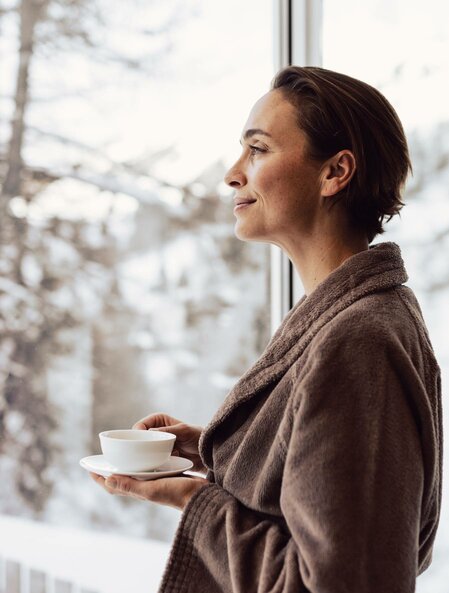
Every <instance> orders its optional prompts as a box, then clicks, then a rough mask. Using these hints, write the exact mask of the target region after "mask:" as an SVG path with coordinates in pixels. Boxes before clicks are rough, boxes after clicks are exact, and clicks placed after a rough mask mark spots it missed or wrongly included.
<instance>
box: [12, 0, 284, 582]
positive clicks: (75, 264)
mask: <svg viewBox="0 0 449 593" xmlns="http://www.w3.org/2000/svg"><path fill="white" fill-rule="evenodd" d="M236 15H238V18H236ZM255 15H256V18H255ZM272 28H273V25H272V6H271V0H251V1H249V2H246V3H243V4H242V3H240V2H238V0H227V2H226V3H224V2H223V3H218V2H205V1H199V0H198V1H197V0H169V1H168V0H150V1H148V0H146V1H142V0H130V1H127V2H110V1H109V0H88V1H87V0H22V1H21V2H17V1H14V0H10V1H9V0H0V32H1V45H0V53H1V74H0V76H1V78H0V89H1V90H0V93H1V95H0V126H1V128H0V178H1V180H2V192H1V203H0V209H1V211H0V328H1V329H0V332H1V333H0V438H1V440H0V473H1V488H0V513H1V514H3V516H7V517H11V516H16V517H21V518H26V519H29V520H38V521H39V522H41V523H43V524H45V525H57V526H60V527H61V526H65V527H67V528H73V527H75V528H77V529H86V530H98V531H100V532H101V533H103V534H104V533H105V532H110V533H111V534H122V535H126V536H130V537H144V538H146V539H148V540H158V541H164V542H167V543H168V542H170V541H171V539H172V538H173V535H174V531H175V529H176V526H177V523H178V521H179V517H180V513H179V512H178V511H176V510H175V509H171V508H168V507H162V506H160V505H143V504H141V503H139V502H137V501H133V500H126V499H124V498H120V497H109V496H107V495H105V493H104V492H103V491H101V490H100V489H99V488H98V487H96V486H95V484H94V483H93V482H92V480H91V479H90V478H89V476H88V474H87V473H86V472H85V471H84V470H82V469H81V468H80V466H79V463H78V462H79V459H80V458H82V457H84V456H86V455H90V454H95V453H99V452H100V451H99V442H98V432H99V431H101V430H105V429H109V428H122V427H130V426H131V425H132V424H133V423H134V422H135V421H136V420H138V419H139V418H141V417H142V416H144V415H147V414H149V413H151V412H157V411H163V412H166V413H168V414H170V415H173V416H175V417H178V418H180V419H182V420H185V421H186V422H190V423H194V424H200V425H205V424H206V423H207V422H208V421H209V419H210V418H211V416H212V415H213V413H214V412H215V410H216V409H217V407H218V406H219V405H220V403H221V402H222V401H223V399H224V397H225V395H226V393H227V392H228V390H229V389H230V388H231V386H232V385H233V384H234V383H235V381H236V380H237V379H238V377H239V376H240V375H241V374H243V372H244V371H245V370H246V369H247V368H248V366H250V364H251V363H252V362H253V361H254V360H255V359H256V358H257V357H258V355H259V354H260V353H261V351H262V350H263V348H264V346H265V344H266V343H267V341H268V339H269V334H270V315H269V310H270V303H269V292H268V286H269V266H268V262H269V248H268V246H265V245H256V244H245V243H243V242H240V241H238V240H236V239H235V237H234V234H233V228H234V220H235V218H234V216H233V213H232V209H233V204H232V199H231V194H230V192H229V191H228V189H229V188H227V187H226V186H225V185H224V183H223V181H222V179H223V175H224V172H225V170H226V168H227V167H228V166H229V165H230V164H231V162H232V160H233V159H234V158H235V157H236V156H237V154H238V152H239V150H240V146H239V138H240V134H241V130H242V127H243V125H244V123H245V120H246V117H247V113H248V111H249V109H250V107H251V105H252V104H253V103H254V102H255V100H256V99H257V98H258V97H259V96H260V95H262V94H263V93H264V92H265V91H266V90H267V88H268V85H269V81H270V79H271V77H272V74H273V46H272ZM7 525H10V523H7V522H3V523H1V522H0V534H1V535H0V538H2V539H3V541H4V542H5V541H7V540H8V538H9V537H10V536H9V534H8V533H7ZM12 529H13V531H14V532H15V528H14V527H13V528H12ZM124 541H126V542H128V540H124ZM126 545H127V544H126ZM0 556H1V553H0ZM56 563H57V559H55V564H56ZM81 570H82V568H81ZM5 571H6V572H8V575H7V579H8V583H9V584H8V587H9V589H10V590H8V593H13V590H12V589H13V587H14V585H13V580H14V574H13V573H14V570H13V568H11V567H10V566H9V565H8V566H7V567H6V569H5ZM0 573H1V566H0ZM9 573H11V574H9ZM3 580H5V578H4V579H3ZM16 581H18V578H17V579H16ZM81 581H82V580H81ZM1 582H2V577H1V576H0V590H1V589H2V585H1ZM17 586H19V585H17ZM20 590H21V591H22V589H20Z"/></svg>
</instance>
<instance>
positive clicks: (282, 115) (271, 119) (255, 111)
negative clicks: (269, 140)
mask: <svg viewBox="0 0 449 593" xmlns="http://www.w3.org/2000/svg"><path fill="white" fill-rule="evenodd" d="M296 119H297V115H296V110H295V108H294V107H293V105H292V104H291V103H290V102H289V101H287V100H286V99H285V98H284V96H283V94H282V93H281V92H280V91H279V90H273V91H270V92H268V93H266V94H265V95H263V96H262V97H261V98H260V99H259V100H258V101H257V102H256V103H255V104H254V106H253V108H252V109H251V111H250V114H249V116H248V119H247V121H246V123H245V126H244V128H243V134H242V136H243V135H244V133H245V131H246V130H250V129H261V130H264V131H265V132H268V133H269V134H270V135H271V136H272V137H273V138H274V139H280V138H283V137H285V136H286V135H288V136H292V135H295V134H298V133H300V130H299V128H298V125H297V123H296Z"/></svg>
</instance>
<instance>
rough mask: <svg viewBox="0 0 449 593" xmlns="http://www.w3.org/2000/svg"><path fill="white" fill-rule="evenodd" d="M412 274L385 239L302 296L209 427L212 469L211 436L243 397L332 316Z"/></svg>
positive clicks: (204, 441) (261, 386)
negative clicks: (408, 272)
mask: <svg viewBox="0 0 449 593" xmlns="http://www.w3.org/2000/svg"><path fill="white" fill-rule="evenodd" d="M407 279H408V276H407V273H406V271H405V268H404V262H403V260H402V257H401V252H400V248H399V246H398V245H396V244H395V243H391V242H387V243H380V244H377V245H373V246H370V248H369V249H368V250H366V251H362V252H360V253H357V254H356V255H354V256H352V257H350V258H349V259H347V260H346V261H345V262H344V263H343V264H342V265H341V266H340V267H339V268H337V269H336V270H334V271H333V272H332V273H331V274H330V275H329V276H328V277H327V278H325V280H323V282H321V283H320V284H319V285H318V286H317V287H316V289H315V290H314V291H313V292H312V293H311V294H310V295H309V296H308V297H306V296H303V297H301V299H300V300H299V301H298V302H297V303H296V305H295V306H294V307H293V308H292V309H291V310H290V311H289V313H288V314H287V315H286V317H285V318H284V320H283V321H282V323H281V325H280V326H279V328H278V329H277V331H276V332H275V334H274V335H273V337H272V338H271V340H270V342H269V343H268V345H267V347H266V348H265V351H264V352H263V353H262V355H261V357H260V358H259V359H258V360H257V361H256V362H255V364H254V365H253V366H252V367H251V368H250V369H248V371H247V372H246V373H245V374H244V375H243V376H242V377H241V379H240V380H239V381H238V382H237V383H236V385H235V386H234V387H233V389H232V390H231V391H230V393H229V394H228V396H227V397H226V399H225V401H224V403H223V405H222V406H221V407H220V408H219V410H218V411H217V412H216V414H215V415H214V417H213V418H212V420H211V421H210V423H209V424H208V425H207V426H206V428H205V429H204V431H203V433H202V435H201V438H200V442H199V450H200V454H201V456H202V458H203V461H204V462H205V464H206V466H207V467H209V468H210V469H213V468H212V465H213V463H212V439H213V434H214V432H215V431H216V430H217V428H218V427H219V426H220V425H221V424H222V423H223V422H225V420H226V419H227V418H228V417H229V416H230V415H231V414H232V413H233V412H234V410H235V409H236V408H237V407H239V406H240V405H241V404H242V403H244V402H248V401H249V400H250V399H252V398H254V397H256V396H257V395H258V394H260V393H261V391H263V390H265V389H267V388H268V387H269V386H270V385H273V386H274V385H275V384H276V382H277V381H278V380H279V379H280V378H281V377H282V376H283V375H284V374H285V373H286V372H287V370H288V369H289V368H290V367H291V366H292V365H293V364H294V362H295V361H297V360H298V359H299V358H300V356H301V355H302V353H303V352H304V350H305V348H306V347H307V346H308V345H309V343H310V342H311V340H312V338H313V337H314V336H315V335H316V334H317V332H318V331H319V330H320V329H321V328H322V327H323V326H324V325H325V324H326V323H327V322H328V321H330V320H331V319H332V318H333V317H335V315H337V314H338V313H339V312H341V311H343V310H344V309H345V308H347V307H348V306H349V305H351V304H352V303H354V302H355V301H357V300H358V299H360V298H362V297H363V296H365V295H368V294H371V293H373V292H378V291H381V290H386V289H389V288H393V287H394V286H398V285H400V284H403V283H404V282H406V281H407Z"/></svg>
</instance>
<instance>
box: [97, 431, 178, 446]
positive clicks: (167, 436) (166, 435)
mask: <svg viewBox="0 0 449 593" xmlns="http://www.w3.org/2000/svg"><path fill="white" fill-rule="evenodd" d="M112 432H115V433H123V432H135V433H137V432H139V433H146V432H150V431H149V430H147V431H145V430H139V429H137V428H117V429H114V428H112V429H110V430H103V431H102V432H100V433H98V436H99V437H103V438H106V439H111V440H113V439H115V438H116V437H114V436H111V434H110V433H112ZM151 433H152V434H157V435H160V436H161V438H160V439H154V440H153V442H154V441H158V440H160V441H174V440H175V439H176V435H175V434H172V433H171V432H165V431H163V430H152V431H151ZM118 440H120V441H122V442H128V443H130V442H133V443H135V442H139V441H138V439H126V438H125V439H123V438H120V439H118ZM140 442H145V439H142V440H141V441H140ZM147 442H151V440H148V441H147Z"/></svg>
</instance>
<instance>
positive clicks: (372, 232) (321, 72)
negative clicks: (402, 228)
mask: <svg viewBox="0 0 449 593" xmlns="http://www.w3.org/2000/svg"><path fill="white" fill-rule="evenodd" d="M271 88H272V90H274V89H279V90H281V91H282V92H283V93H284V95H285V98H286V99H287V100H288V101H290V103H292V105H293V106H294V107H295V108H296V109H297V112H298V125H299V127H300V129H301V130H302V131H303V132H304V133H305V135H306V137H307V140H308V144H309V156H310V157H311V158H313V159H318V160H326V159H328V158H330V157H332V156H333V155H334V154H336V153H337V152H339V151H340V150H344V149H348V150H351V151H352V153H353V154H354V157H355V161H356V165H357V169H356V172H355V174H354V177H353V178H352V179H351V181H350V182H349V184H348V185H347V186H346V187H345V188H344V189H343V190H342V191H341V192H339V193H338V194H336V196H335V200H334V202H333V204H334V203H336V202H337V201H340V200H342V203H343V205H344V207H345V208H346V211H347V213H348V215H349V220H350V222H351V223H352V224H353V225H354V226H355V228H358V229H364V230H365V232H366V234H367V236H368V241H369V242H370V243H371V241H372V240H373V239H374V237H375V236H376V235H377V234H380V233H383V232H384V229H383V223H384V219H385V218H386V222H388V221H389V220H391V218H392V217H393V216H394V215H395V214H398V213H399V211H400V210H401V208H402V207H403V206H404V203H403V202H402V199H401V191H402V188H403V186H404V184H405V180H406V178H407V175H408V172H409V171H410V172H411V171H412V165H411V162H410V157H409V153H408V147H407V140H406V138H405V134H404V130H403V127H402V124H401V122H400V120H399V117H398V116H397V114H396V111H395V110H394V109H393V107H392V106H391V105H390V103H389V102H388V101H387V99H386V98H385V97H384V96H383V95H382V94H381V93H380V92H379V91H378V90H376V89H375V88H373V87H372V86H370V85H369V84H366V83H365V82H362V81H360V80H357V79H355V78H351V77H350V76H346V75H345V74H340V73H338V72H333V71H332V70H326V69H324V68H316V67H299V66H289V67H287V68H284V69H283V70H281V71H280V72H278V73H277V75H276V76H275V78H274V79H273V82H272V84H271Z"/></svg>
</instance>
